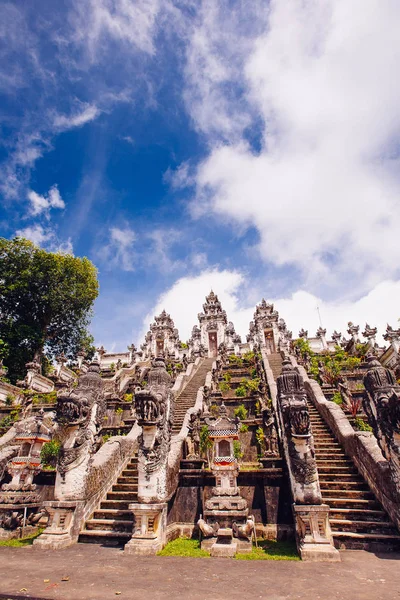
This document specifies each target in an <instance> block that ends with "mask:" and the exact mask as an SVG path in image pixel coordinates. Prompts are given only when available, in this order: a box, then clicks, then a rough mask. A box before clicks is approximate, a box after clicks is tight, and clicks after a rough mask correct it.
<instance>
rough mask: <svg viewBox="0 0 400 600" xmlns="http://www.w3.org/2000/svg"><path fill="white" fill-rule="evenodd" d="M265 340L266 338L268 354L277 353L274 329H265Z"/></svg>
mask: <svg viewBox="0 0 400 600" xmlns="http://www.w3.org/2000/svg"><path fill="white" fill-rule="evenodd" d="M264 338H265V348H266V351H267V354H274V353H275V352H276V349H275V341H274V331H273V329H265V331H264Z"/></svg>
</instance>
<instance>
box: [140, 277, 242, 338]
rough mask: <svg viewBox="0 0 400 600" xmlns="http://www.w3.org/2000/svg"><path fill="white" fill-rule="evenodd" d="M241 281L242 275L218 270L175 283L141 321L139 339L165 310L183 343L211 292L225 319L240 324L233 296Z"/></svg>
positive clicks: (184, 278) (240, 315)
mask: <svg viewBox="0 0 400 600" xmlns="http://www.w3.org/2000/svg"><path fill="white" fill-rule="evenodd" d="M243 281H244V278H243V275H241V274H240V273H239V272H235V271H219V270H218V269H211V270H207V271H203V272H202V273H201V274H200V275H197V276H196V277H182V278H181V279H178V280H177V281H176V282H175V283H174V285H173V286H172V287H171V288H170V289H169V290H167V291H166V292H165V293H164V294H162V295H161V296H160V297H159V298H158V300H157V302H156V304H155V306H154V307H153V308H152V309H151V310H150V311H149V313H148V314H147V315H146V317H145V318H144V320H143V330H142V335H141V338H143V337H144V336H145V334H146V332H147V331H148V329H149V325H150V323H152V322H153V320H154V315H158V314H159V313H160V312H161V311H162V310H163V309H164V308H165V310H166V311H167V312H169V313H170V314H171V317H172V318H173V319H174V321H175V325H176V327H177V328H178V329H179V335H180V337H181V339H182V340H183V341H185V340H186V339H188V338H189V337H190V333H191V331H192V327H193V325H196V324H197V323H198V320H197V314H198V313H199V312H201V311H202V305H203V302H204V299H205V296H206V295H207V294H209V293H210V290H211V289H213V290H214V292H215V293H216V294H218V297H219V299H220V300H221V302H222V304H223V308H224V309H225V310H226V311H227V313H228V318H229V319H232V317H231V315H232V316H233V315H235V316H236V317H238V320H239V318H240V319H241V321H243V315H242V314H241V313H240V311H239V309H238V305H239V304H238V298H237V296H236V293H237V291H238V288H239V286H240V285H241V284H242V283H243ZM249 315H250V313H249ZM249 320H250V319H249Z"/></svg>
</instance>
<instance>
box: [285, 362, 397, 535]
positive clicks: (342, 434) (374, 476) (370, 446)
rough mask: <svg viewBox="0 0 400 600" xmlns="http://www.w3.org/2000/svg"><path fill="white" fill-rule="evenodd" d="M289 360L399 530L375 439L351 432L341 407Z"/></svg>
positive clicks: (386, 472) (392, 491)
mask: <svg viewBox="0 0 400 600" xmlns="http://www.w3.org/2000/svg"><path fill="white" fill-rule="evenodd" d="M291 360H292V364H293V365H294V366H296V368H297V370H298V372H299V373H300V375H301V376H302V377H303V379H304V384H305V387H306V390H307V394H308V397H309V399H310V400H311V402H312V403H313V404H314V406H315V407H316V409H317V410H318V412H319V413H320V415H321V416H322V418H323V419H324V421H325V423H326V424H327V425H328V427H329V428H330V429H331V431H332V432H333V434H334V435H335V437H336V438H337V440H338V441H339V443H340V444H341V445H342V447H343V448H344V451H345V453H346V454H347V456H349V457H350V458H351V459H352V460H353V462H354V464H355V465H356V467H357V469H358V470H359V472H360V473H361V475H362V476H363V477H364V479H365V480H366V481H367V483H368V485H369V486H370V488H371V489H372V491H373V492H374V494H375V496H376V497H377V498H378V500H379V502H380V503H381V504H382V506H383V507H384V508H385V510H386V511H387V512H388V514H389V516H390V518H391V519H392V521H393V522H394V523H395V524H396V526H397V527H398V528H399V529H400V506H399V503H398V501H397V500H396V488H395V485H394V482H393V481H392V479H391V476H390V469H389V464H388V461H387V460H386V459H385V458H384V456H383V455H382V452H381V450H380V448H379V446H378V443H377V441H376V438H375V436H374V435H373V434H372V433H370V432H368V431H354V429H353V427H352V426H351V424H350V422H349V420H348V418H347V416H346V415H345V413H344V412H343V411H342V409H341V408H340V406H338V405H337V404H335V403H334V402H332V401H330V400H327V399H326V398H325V396H324V394H323V392H322V389H321V387H320V385H319V384H318V383H317V382H316V381H315V380H314V379H310V378H309V377H308V375H307V373H306V371H305V369H304V367H301V366H299V365H297V362H296V360H295V359H294V358H293V357H292V358H291Z"/></svg>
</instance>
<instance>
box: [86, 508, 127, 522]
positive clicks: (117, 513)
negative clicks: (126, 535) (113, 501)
mask: <svg viewBox="0 0 400 600" xmlns="http://www.w3.org/2000/svg"><path fill="white" fill-rule="evenodd" d="M93 519H114V520H122V521H132V522H133V513H132V511H131V510H117V509H115V508H103V509H101V508H100V509H98V510H95V511H94V513H93Z"/></svg>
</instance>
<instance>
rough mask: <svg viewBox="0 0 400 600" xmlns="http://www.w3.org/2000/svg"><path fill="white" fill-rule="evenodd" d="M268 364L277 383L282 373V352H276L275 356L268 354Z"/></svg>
mask: <svg viewBox="0 0 400 600" xmlns="http://www.w3.org/2000/svg"><path fill="white" fill-rule="evenodd" d="M267 358H268V363H269V366H270V367H271V371H272V374H273V376H274V379H275V381H276V379H277V377H279V375H280V374H281V373H282V356H281V353H280V352H274V353H273V354H268V355H267Z"/></svg>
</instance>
